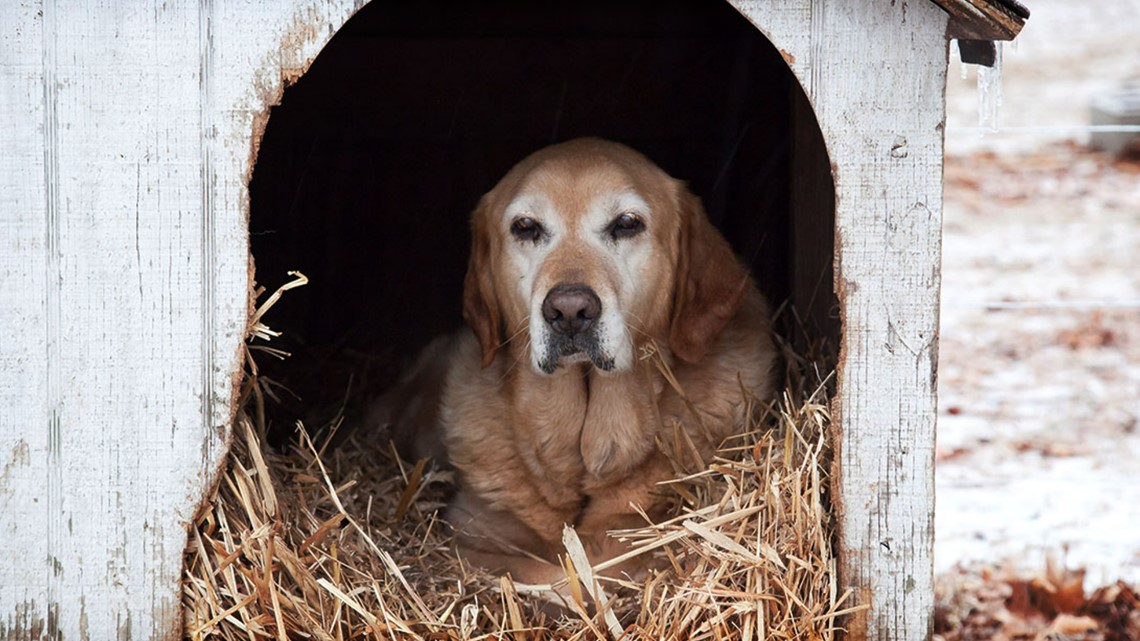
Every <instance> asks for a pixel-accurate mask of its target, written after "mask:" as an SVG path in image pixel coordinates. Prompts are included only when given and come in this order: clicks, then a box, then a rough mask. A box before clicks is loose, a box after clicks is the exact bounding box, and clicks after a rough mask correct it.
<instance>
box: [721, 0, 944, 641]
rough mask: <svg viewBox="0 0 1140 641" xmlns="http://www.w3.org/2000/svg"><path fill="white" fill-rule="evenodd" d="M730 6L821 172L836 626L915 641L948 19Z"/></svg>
mask: <svg viewBox="0 0 1140 641" xmlns="http://www.w3.org/2000/svg"><path fill="white" fill-rule="evenodd" d="M736 4H737V6H738V7H739V8H740V10H741V11H742V13H744V14H745V15H746V16H748V17H749V18H750V19H751V20H752V21H753V23H754V24H757V25H758V26H759V27H760V28H761V29H762V30H763V31H764V32H765V33H766V34H767V35H768V36H769V38H770V39H771V40H772V41H773V43H774V44H775V45H776V46H777V47H778V48H780V49H781V50H784V51H787V52H791V53H792V54H793V56H794V57H793V59H792V61H791V62H790V66H791V68H792V70H793V72H794V73H795V74H796V76H797V77H798V78H799V80H800V82H801V84H803V86H804V88H805V91H806V93H807V95H808V98H809V100H810V102H811V103H812V105H813V107H814V109H815V112H816V116H817V118H818V120H819V123H820V128H821V130H822V131H823V134H824V140H825V141H826V143H827V147H828V155H829V156H830V159H831V163H832V168H833V173H834V177H835V189H836V202H837V204H836V222H835V224H836V251H835V258H836V282H835V286H836V289H837V292H838V293H839V299H840V303H841V306H842V324H843V326H842V336H843V338H842V352H841V358H840V367H839V373H838V374H839V393H838V395H837V398H836V400H835V402H834V404H833V416H834V421H835V424H836V425H837V426H838V428H839V434H838V457H837V469H836V478H837V481H836V489H837V495H838V499H839V501H838V502H839V507H840V511H839V525H840V528H839V529H840V534H839V539H840V540H839V553H840V565H841V576H842V582H843V586H844V587H851V588H854V589H856V590H857V597H858V599H859V601H860V602H863V603H869V604H870V605H871V608H870V610H869V611H867V612H864V613H862V614H860V615H856V616H854V617H850V618H849V619H848V621H847V625H848V628H849V629H850V631H851V635H852V638H854V639H864V638H866V639H874V640H876V641H887V640H908V641H909V640H913V641H920V640H925V639H928V638H929V637H930V635H931V633H932V614H933V585H932V581H933V565H932V559H933V556H932V552H933V514H934V511H933V510H934V430H935V414H936V411H935V410H936V398H935V368H936V360H937V344H938V343H937V332H938V293H939V285H940V274H939V264H940V255H941V214H942V206H941V202H942V184H941V180H942V131H943V127H944V91H945V77H946V76H945V74H946V64H947V58H946V40H945V33H946V20H947V16H946V14H945V13H943V12H942V11H941V10H940V9H938V7H936V6H935V5H933V4H931V3H928V2H896V3H886V2H876V3H855V2H829V1H827V0H801V1H797V2H782V3H770V2H763V1H760V0H755V1H749V2H739V3H736ZM805 20H806V21H807V22H806V23H807V24H808V25H809V28H807V29H805V28H804V24H805V22H804V21H805ZM805 34H807V35H805ZM805 38H806V39H807V42H805V41H804V40H805ZM869 43H871V44H873V45H874V48H873V49H869Z"/></svg>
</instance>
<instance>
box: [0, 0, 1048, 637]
mask: <svg viewBox="0 0 1140 641" xmlns="http://www.w3.org/2000/svg"><path fill="white" fill-rule="evenodd" d="M363 4H364V2H363V0H287V1H283V2H265V3H260V4H259V3H251V2H248V1H239V0H200V1H199V2H196V3H177V2H174V3H167V2H157V1H149V0H148V1H142V2H135V3H122V4H114V3H113V4H100V3H96V4H83V5H78V4H73V3H57V2H55V1H54V0H31V1H28V2H14V3H5V4H4V6H3V7H2V8H0V24H3V26H4V32H5V36H6V38H7V40H6V46H5V49H4V53H3V54H2V55H0V88H2V90H0V114H2V118H3V123H4V126H3V128H2V129H0V140H2V141H3V145H2V147H3V150H4V158H3V161H2V163H0V167H2V169H0V247H2V248H3V249H2V251H0V301H2V303H0V327H3V328H5V329H6V330H7V337H6V339H5V340H4V341H2V342H0V398H2V402H0V406H2V407H3V411H2V412H0V541H2V542H3V545H2V546H0V547H2V549H3V557H0V638H4V639H40V638H50V639H55V638H67V639H87V638H90V639H110V638H119V639H139V638H147V639H174V638H177V637H178V636H179V635H180V625H181V612H180V605H179V593H180V587H179V580H180V577H181V567H182V556H183V550H184V548H185V546H186V541H187V523H188V521H189V520H190V518H191V517H192V515H193V513H194V511H195V509H196V508H197V506H198V504H199V502H200V501H201V498H202V496H203V495H204V494H205V492H206V490H207V488H208V487H209V486H210V484H211V483H212V481H213V480H214V479H215V478H216V476H217V473H218V471H219V467H220V466H221V465H222V463H223V461H224V457H225V454H226V449H227V444H228V442H229V434H228V424H229V420H230V416H231V412H232V409H233V403H234V395H235V384H234V383H235V379H236V378H237V377H238V375H239V354H240V352H241V343H242V340H243V336H244V329H245V323H246V319H247V312H248V302H249V285H250V278H251V269H250V264H251V261H250V251H249V233H250V220H249V216H250V198H249V182H250V177H251V174H252V173H253V169H254V164H255V160H256V159H257V153H258V146H259V144H260V142H261V137H262V132H263V131H264V128H265V124H266V122H267V118H268V117H269V109H270V107H271V106H273V105H275V104H277V103H278V102H279V101H280V100H281V98H282V95H283V92H284V89H285V86H286V85H288V84H289V83H290V82H292V81H295V80H297V79H298V78H300V77H301V76H302V75H303V74H304V73H305V71H306V70H307V69H308V67H309V65H310V64H311V63H312V62H313V60H314V59H315V58H316V56H317V54H318V53H319V52H320V51H321V49H322V47H324V45H325V44H326V43H327V42H328V41H329V40H330V39H331V38H332V37H333V36H334V35H335V34H336V33H337V31H338V30H339V29H340V28H341V27H342V25H344V24H345V23H346V21H347V20H348V19H349V17H350V16H352V14H353V13H354V12H355V11H356V10H358V9H359V8H360V6H361V5H363ZM470 4H471V5H473V6H475V7H477V6H478V3H470ZM499 4H502V3H499ZM571 4H572V3H571ZM730 4H731V5H732V6H733V7H734V8H735V9H736V10H737V11H738V12H739V13H740V14H741V15H742V16H744V17H745V18H747V20H748V21H749V22H750V23H751V24H752V25H754V27H755V29H757V30H758V32H759V33H761V34H762V35H763V36H764V37H765V38H766V39H767V41H769V42H770V43H771V45H772V46H773V47H774V49H773V51H777V52H778V54H779V57H780V59H781V62H782V63H783V64H785V65H786V68H787V69H789V70H790V72H791V74H792V76H790V77H793V78H794V80H795V82H793V83H791V84H792V85H793V86H792V89H794V91H791V92H790V94H789V97H788V98H787V100H788V102H787V103H784V104H781V105H777V106H776V107H775V108H774V111H772V112H771V113H772V114H774V117H776V118H778V119H780V120H779V122H780V123H782V124H781V126H783V125H787V126H788V131H790V132H791V133H790V137H789V138H788V139H787V140H788V142H787V147H786V153H785V154H784V155H783V156H780V155H779V154H776V157H777V158H778V164H779V165H780V167H778V168H777V170H776V171H775V174H773V175H777V176H783V184H784V185H785V187H784V188H783V190H782V191H781V190H776V191H765V190H764V189H759V190H758V191H757V192H754V193H752V195H751V196H748V195H747V194H745V195H743V196H741V195H739V194H725V195H723V197H718V196H714V197H713V198H710V197H709V196H708V195H705V197H706V201H708V202H709V204H710V210H712V211H714V212H715V211H729V210H730V209H732V207H731V206H730V205H732V204H735V203H737V202H739V201H738V200H736V199H737V198H738V197H739V198H751V199H752V200H751V201H749V202H751V203H753V205H754V206H756V207H760V206H761V205H763V204H765V203H768V204H772V203H775V204H776V205H777V206H778V207H777V208H779V207H783V209H784V211H785V213H784V214H783V215H782V217H780V220H782V221H783V222H782V223H779V221H777V224H782V225H783V227H777V229H779V234H780V235H781V236H780V238H779V239H778V242H773V243H772V244H769V245H768V247H772V246H773V244H774V245H782V246H784V249H783V250H782V251H775V250H774V253H773V255H774V256H776V257H778V258H779V260H775V261H774V262H776V263H781V264H782V267H781V266H780V265H776V266H775V267H772V266H771V265H769V266H768V267H771V268H772V269H774V270H775V271H774V272H773V273H779V274H782V277H780V278H775V279H774V280H775V281H779V282H776V283H775V285H773V287H774V288H775V291H776V292H777V293H780V292H782V293H783V294H784V295H786V296H787V297H790V298H791V299H792V300H794V301H796V302H797V304H798V305H799V306H800V308H801V309H802V310H805V311H806V313H807V315H808V316H809V317H810V318H812V319H814V320H815V322H816V323H817V325H818V326H819V327H820V328H821V331H826V328H827V327H828V326H832V327H834V326H835V323H834V322H830V321H831V320H833V317H834V316H837V317H838V320H839V321H840V323H839V325H838V329H837V331H838V333H839V334H838V335H839V337H840V348H841V349H840V359H839V367H838V386H839V389H838V395H837V400H836V402H835V406H834V408H833V410H834V417H835V421H836V424H837V426H838V428H839V431H838V433H839V435H840V436H839V442H838V444H837V447H838V452H839V456H838V467H839V471H838V479H839V481H838V487H837V494H838V496H839V499H840V506H839V507H840V510H839V514H840V534H839V554H840V564H841V574H842V577H843V579H842V580H843V582H844V583H845V584H846V585H847V586H852V587H854V588H856V589H857V593H858V599H859V600H860V601H861V602H863V603H869V604H870V606H871V607H870V609H869V611H866V612H864V613H862V614H860V615H858V616H857V617H856V618H854V619H853V620H851V621H849V623H848V627H849V629H850V630H851V632H852V637H853V638H870V639H881V640H887V639H910V640H919V639H926V638H928V637H929V635H930V632H931V621H932V605H933V603H932V602H933V595H932V563H931V553H932V538H933V506H934V497H933V453H934V424H935V378H936V361H937V331H938V288H939V262H940V224H941V191H942V186H941V178H942V143H943V126H944V105H943V100H944V88H945V76H946V68H947V38H948V37H962V38H968V39H970V41H971V43H970V44H969V45H968V46H966V47H963V51H964V52H967V55H968V56H969V57H970V59H971V60H974V61H978V62H984V61H985V59H986V58H987V56H986V53H987V51H989V50H991V48H992V45H991V44H987V41H992V40H995V39H1010V38H1012V37H1013V36H1014V35H1016V33H1017V32H1018V30H1019V29H1020V27H1021V24H1022V23H1023V21H1024V19H1025V17H1026V14H1025V12H1024V10H1023V9H1022V8H1021V7H1020V6H1018V5H1017V4H1016V3H1015V2H1011V1H1010V0H935V1H934V2H924V1H918V0H910V1H909V2H908V1H906V0H901V1H899V2H885V1H872V0H846V1H843V2H839V1H835V0H829V1H826V2H825V1H823V0H784V1H782V2H765V1H760V0H733V1H732V2H731V3H730ZM472 10H474V9H472V8H470V7H467V6H466V5H464V7H463V8H459V7H450V8H448V9H446V11H453V12H463V11H472ZM561 10H563V11H564V10H566V9H565V8H563V9H561ZM441 11H443V9H441ZM443 22H445V23H446V22H448V21H443ZM452 22H454V23H459V22H460V21H452ZM516 26H518V25H516ZM518 28H520V29H525V28H526V25H521V26H518ZM599 28H600V27H599ZM423 29H424V31H425V32H427V31H430V25H424V26H423ZM372 35H374V36H376V37H383V36H384V34H383V33H380V34H372ZM611 35H616V36H621V35H622V34H621V33H615V34H611ZM536 37H539V38H541V37H542V34H541V33H538V34H537V35H536ZM743 67H747V65H743ZM739 71H740V72H741V73H746V72H748V69H747V68H742V69H740V70H739ZM731 75H732V74H726V76H731ZM761 75H763V74H761ZM771 77H772V78H776V79H777V80H778V77H779V76H778V74H776V75H773V76H771ZM420 80H421V81H422V82H424V83H429V82H430V80H428V79H424V78H421V79H420ZM729 80H731V79H729ZM729 80H726V82H729V85H731V86H738V87H739V86H744V85H740V84H736V85H732V83H731V82H730V81H729ZM729 85H726V86H729ZM413 89H414V87H405V88H403V90H413ZM801 89H802V91H801ZM392 90H393V91H399V90H401V88H400V87H398V86H396V87H394V88H393V89H392ZM518 92H519V93H518V95H519V96H525V95H526V89H525V87H520V88H518ZM754 98H755V96H754V95H753V94H749V93H747V92H745V93H742V94H741V95H739V96H737V97H735V98H733V97H731V96H730V98H729V100H730V102H731V100H737V101H739V102H740V104H741V106H742V107H744V106H748V105H750V104H751V103H749V101H750V100H753V99H754ZM491 99H492V100H501V99H502V97H501V96H496V97H492V98H491ZM752 106H754V105H752ZM375 108H376V111H377V114H383V113H384V104H377V105H376V106H375ZM759 113H768V112H755V113H754V114H753V115H754V116H755V115H756V114H759ZM577 127H578V129H580V130H583V131H584V130H588V129H589V123H584V124H583V123H579V124H578V125H577ZM734 127H735V128H729V129H728V130H727V131H730V132H736V133H741V128H742V125H740V123H737V124H736V125H734ZM564 133H565V132H562V133H559V132H554V133H552V134H550V135H551V136H553V137H559V136H562V135H563V134H564ZM729 138H731V137H729ZM726 140H728V138H726ZM739 140H740V141H743V143H742V144H745V145H748V144H751V143H749V141H750V140H751V139H750V138H748V136H747V135H744V134H743V133H741V137H740V138H739ZM760 140H761V141H762V142H763V141H764V140H766V141H767V142H766V143H764V144H772V145H773V147H772V149H777V148H778V147H779V145H780V144H784V143H779V141H776V142H773V140H776V139H775V138H772V137H768V138H764V137H762V138H761V139H760ZM531 142H532V141H524V142H523V143H519V145H518V146H519V147H520V148H521V147H525V146H527V145H529V144H531ZM634 142H636V141H634ZM650 142H652V141H650ZM718 142H724V141H723V140H722V141H718ZM729 142H731V140H729ZM267 144H268V141H267ZM758 144H759V143H758ZM500 151H502V152H503V154H502V156H501V157H500V159H499V160H498V161H496V162H504V161H503V160H502V159H503V158H506V156H507V153H506V152H507V151H509V150H500ZM520 151H526V149H520ZM647 151H650V155H654V150H653V149H650V150H647ZM748 152H749V150H745V151H744V152H743V155H741V156H739V157H741V158H747V157H748ZM657 153H659V154H666V155H667V154H668V145H665V144H661V145H659V146H658V147H657ZM520 155H521V154H520ZM756 156H757V158H759V157H761V154H756ZM712 157H717V156H715V155H713V156H712ZM670 162H671V161H668V159H667V160H666V161H665V162H664V163H663V164H665V165H666V168H667V169H668V168H669V167H668V165H669V163H670ZM749 162H752V163H753V164H752V165H748V164H743V165H740V166H738V167H737V169H735V170H734V171H737V173H740V172H747V171H751V170H752V169H748V168H749V167H752V168H753V169H755V168H757V167H760V166H761V165H760V164H757V163H759V162H760V161H759V160H756V159H753V160H751V161H749ZM490 169H495V168H494V167H489V168H488V171H490ZM498 169H502V168H501V167H500V168H498ZM498 169H496V171H498ZM693 171H696V169H693ZM260 179H261V178H260V176H259V180H260ZM693 180H694V183H699V182H700V180H709V181H711V182H710V184H712V183H715V180H716V175H715V173H714V175H713V176H712V177H711V178H709V177H708V176H706V177H705V178H701V177H700V176H694V177H693ZM477 182H478V180H476V179H472V183H473V184H474V183H477ZM487 186H489V183H487V184H483V188H486V187H487ZM425 188H426V189H428V190H439V189H441V188H442V187H440V186H435V185H428V186H426V187H425ZM757 194H760V195H757ZM764 194H769V195H768V196H765V195H764ZM717 198H721V200H717ZM734 215H735V216H736V217H737V218H735V219H733V220H728V219H724V220H722V221H721V222H722V223H723V224H725V225H729V226H730V227H731V225H733V224H739V225H740V227H739V230H740V231H737V232H733V230H732V229H729V230H728V233H729V235H730V236H736V237H735V238H734V240H737V241H739V240H740V238H739V237H740V236H747V235H749V234H755V233H758V232H757V229H756V228H755V227H754V226H751V227H750V226H749V223H748V215H749V214H748V213H747V212H745V213H744V214H741V213H740V212H737V213H736V214H734ZM756 215H760V214H759V213H757V214H756ZM390 233H395V232H390ZM761 235H762V234H761ZM449 238H450V237H449ZM456 239H457V240H456ZM456 239H452V240H451V241H449V242H452V241H454V243H455V244H454V245H453V246H451V247H450V249H449V250H448V251H451V252H459V251H462V250H461V243H462V239H461V238H459V237H456ZM753 263H754V267H756V268H758V269H765V267H764V265H763V264H762V263H763V261H759V262H757V261H753ZM287 266H289V267H293V265H287ZM832 267H834V272H833V273H832ZM781 270H782V271H781ZM781 278H782V280H781ZM821 278H822V279H823V280H822V282H823V284H824V287H823V289H824V290H826V289H827V287H826V285H827V283H829V282H833V283H834V293H835V298H834V300H835V301H837V303H836V306H837V310H832V309H830V307H831V305H832V303H831V300H832V299H831V298H830V297H828V296H827V295H817V294H818V293H819V288H818V287H817V285H818V284H819V283H820V282H821V280H820V279H821ZM825 294H826V292H825ZM834 311H837V312H838V313H837V314H834V313H833V312H834Z"/></svg>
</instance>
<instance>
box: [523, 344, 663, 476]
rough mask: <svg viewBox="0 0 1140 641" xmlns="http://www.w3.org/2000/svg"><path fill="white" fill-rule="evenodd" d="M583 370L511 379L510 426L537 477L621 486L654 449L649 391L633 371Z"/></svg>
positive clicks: (640, 376)
mask: <svg viewBox="0 0 1140 641" xmlns="http://www.w3.org/2000/svg"><path fill="white" fill-rule="evenodd" d="M584 369H585V368H584V366H579V367H577V368H574V369H571V370H570V371H567V372H564V373H561V374H560V375H557V376H553V377H543V378H539V377H534V376H521V377H518V378H516V379H515V380H514V381H512V385H511V388H512V389H511V395H512V396H513V397H514V398H513V400H514V402H513V403H511V409H512V417H511V419H512V420H511V421H510V425H511V426H512V428H513V429H514V430H515V432H516V435H517V436H518V443H519V444H520V449H521V451H520V454H521V455H522V457H523V460H524V461H525V462H526V464H527V466H528V468H529V469H530V472H531V473H532V474H534V475H535V476H536V477H539V478H544V479H547V480H549V481H551V482H554V483H558V484H561V485H570V486H577V487H579V488H581V487H585V486H592V485H598V484H605V483H611V482H614V481H618V480H621V479H622V478H624V477H625V476H626V475H627V474H629V473H630V472H631V471H632V470H634V469H636V468H637V467H638V466H639V465H640V464H641V463H642V462H643V461H644V460H645V459H646V457H647V456H649V454H650V453H651V452H652V451H653V450H654V448H655V440H654V433H655V431H656V430H655V429H654V426H655V424H656V421H655V417H654V412H653V406H652V402H653V401H654V397H655V396H656V392H655V391H654V390H652V389H650V385H651V383H649V382H647V380H646V379H645V377H644V376H643V375H642V374H641V373H640V372H638V371H634V372H629V373H625V374H619V375H602V374H599V373H598V372H597V371H596V370H594V369H592V368H590V369H588V370H585V371H583V370H584Z"/></svg>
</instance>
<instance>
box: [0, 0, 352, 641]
mask: <svg viewBox="0 0 1140 641" xmlns="http://www.w3.org/2000/svg"><path fill="white" fill-rule="evenodd" d="M358 4H359V0H344V1H341V2H330V1H326V0H296V1H295V2H292V3H275V4H273V5H272V6H270V5H265V4H264V3H260V2H250V1H245V2H242V1H237V0H200V2H198V3H169V2H162V1H160V0H149V1H145V2H137V3H126V4H124V3H118V2H112V1H109V0H101V1H96V2H89V3H58V5H57V3H56V2H55V1H54V0H43V1H42V2H24V3H5V4H4V5H3V7H2V8H0V23H2V24H4V25H5V26H6V27H7V26H9V25H14V26H15V31H16V40H17V42H16V43H15V44H16V46H15V47H6V48H5V52H4V54H3V55H4V57H3V58H2V59H0V86H2V87H3V88H4V92H3V93H2V94H0V101H2V102H0V113H2V114H3V115H4V122H5V123H14V124H15V126H14V127H13V126H6V127H5V130H4V131H3V132H2V133H0V137H3V138H2V139H3V141H4V143H5V146H4V148H5V157H4V158H3V159H2V160H0V163H2V164H0V167H2V168H3V172H2V173H0V192H2V193H0V232H2V233H3V237H2V239H0V243H3V248H4V249H5V251H4V252H3V255H2V256H0V276H2V277H3V278H2V279H0V293H2V294H3V296H4V301H5V303H4V306H3V307H2V308H0V322H2V323H3V326H4V327H6V328H7V327H11V326H14V327H16V328H17V329H16V331H14V332H11V333H10V334H12V335H16V336H18V340H14V341H5V342H4V344H3V346H0V364H3V367H2V368H0V387H2V389H3V391H2V392H0V394H3V395H4V397H3V400H4V401H11V403H7V402H6V404H5V407H6V411H5V412H4V413H0V505H2V506H3V509H2V510H0V533H2V536H3V537H4V542H5V545H4V547H5V549H6V550H14V551H18V553H19V556H18V557H16V558H15V559H6V560H5V561H4V562H3V563H0V638H6V639H7V638H14V639H21V638H43V637H49V638H57V637H62V638H75V639H84V638H92V639H111V638H119V639H131V638H151V639H159V638H178V637H179V636H180V634H181V609H180V604H179V602H180V579H181V567H182V554H183V550H184V548H185V544H186V535H187V529H186V527H187V525H188V522H189V519H190V518H191V516H192V514H193V512H194V511H195V509H196V507H197V504H198V503H199V501H200V500H201V499H202V497H203V495H204V493H205V490H206V488H207V487H208V485H209V484H210V483H211V482H212V480H213V478H214V477H215V474H216V472H217V470H218V468H219V466H220V465H221V463H222V460H223V457H224V454H225V450H226V443H227V440H228V429H227V425H226V424H227V422H228V416H229V412H230V409H231V400H232V394H233V391H234V386H233V380H234V375H235V373H236V372H237V365H238V358H237V357H238V353H239V346H240V340H241V337H242V332H243V328H244V323H245V318H246V311H247V291H248V276H249V255H248V249H247V248H248V243H247V222H246V221H247V215H248V206H247V205H248V203H247V197H246V187H245V186H246V181H247V178H248V176H249V173H250V171H251V168H252V158H251V150H252V148H253V147H254V134H255V132H256V131H257V127H256V122H257V121H258V119H259V118H260V119H263V118H264V116H263V114H264V113H265V111H266V108H267V105H268V104H271V103H273V102H275V101H276V100H277V99H278V98H279V96H280V92H281V90H282V89H283V80H282V79H283V77H290V76H295V75H297V74H298V73H299V71H300V70H302V69H304V68H305V67H306V66H307V65H308V63H309V62H310V61H311V59H312V58H313V57H315V55H316V53H317V52H318V51H319V50H320V47H321V46H323V44H324V43H325V42H326V41H327V39H328V38H329V37H331V35H332V34H333V33H334V32H335V29H336V27H339V26H340V25H341V24H342V23H343V22H344V21H345V20H346V19H347V18H348V16H349V15H351V13H352V12H353V11H354V10H355V8H356V7H357V6H358ZM6 33H8V31H7V30H6ZM9 143H10V144H9ZM9 408H11V411H9Z"/></svg>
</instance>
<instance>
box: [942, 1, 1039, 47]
mask: <svg viewBox="0 0 1140 641" xmlns="http://www.w3.org/2000/svg"><path fill="white" fill-rule="evenodd" d="M931 2H934V3H935V4H937V5H938V6H940V7H942V9H943V10H944V11H946V13H947V14H949V16H950V23H949V27H948V31H947V34H948V35H949V36H950V37H951V38H966V39H971V40H1013V39H1014V38H1016V37H1017V34H1019V33H1021V29H1022V27H1024V26H1025V21H1026V20H1027V19H1028V18H1029V10H1028V9H1026V8H1025V6H1024V5H1022V4H1021V3H1019V2H1017V0H931Z"/></svg>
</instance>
